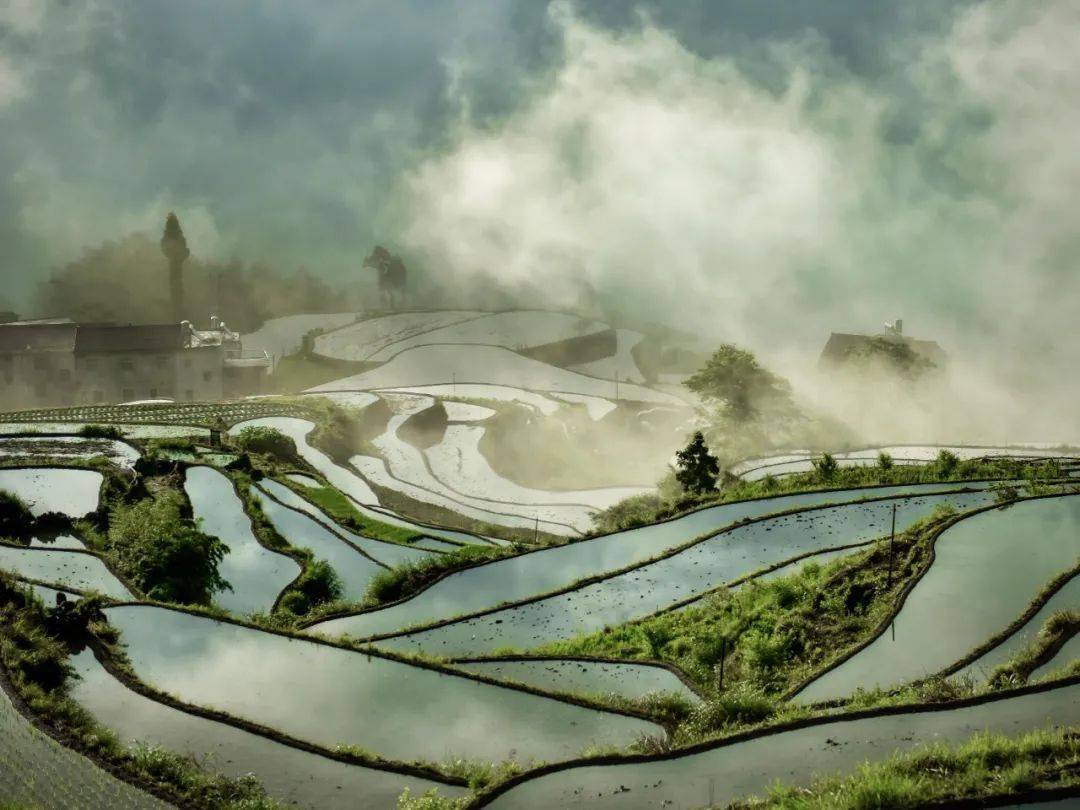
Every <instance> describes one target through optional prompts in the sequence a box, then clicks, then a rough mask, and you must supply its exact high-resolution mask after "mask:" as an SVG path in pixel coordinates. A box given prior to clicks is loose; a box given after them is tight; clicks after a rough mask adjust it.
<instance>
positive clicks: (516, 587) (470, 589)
mask: <svg viewBox="0 0 1080 810" xmlns="http://www.w3.org/2000/svg"><path fill="white" fill-rule="evenodd" d="M972 486H974V487H981V486H984V485H978V484H976V485H972ZM954 489H957V487H956V485H950V484H916V485H912V486H902V487H874V488H864V489H855V490H843V491H835V490H834V491H823V492H811V493H804V494H800V495H785V496H781V497H776V498H762V499H760V500H754V501H740V502H735V503H727V504H722V505H720V506H713V507H708V508H705V509H700V510H697V511H695V512H691V513H689V514H686V515H682V516H680V517H677V518H673V519H671V520H668V521H664V522H662V523H654V524H650V525H648V526H643V527H641V528H637V529H630V530H627V531H623V532H617V533H615V534H610V535H604V536H601V537H596V538H592V539H588V540H583V541H579V542H576V543H571V544H569V545H565V546H559V547H556V548H550V549H544V550H541V551H535V552H532V553H529V554H524V555H521V556H517V557H512V558H509V559H506V560H500V561H498V562H494V563H489V564H487V565H482V566H478V567H475V568H470V569H467V570H464V571H459V572H457V573H454V574H452V575H450V576H448V577H446V578H444V579H441V580H439V581H438V582H436V583H435V584H433V585H432V586H431V587H429V588H427V589H425V590H423V591H421V592H420V593H419V594H417V595H416V596H414V597H412V598H411V599H407V600H405V601H403V602H401V603H399V604H395V605H391V606H388V607H386V608H382V609H381V610H374V611H369V612H366V613H362V614H358V615H355V616H349V617H345V618H341V619H334V620H331V621H327V622H324V623H321V624H319V625H315V627H317V628H318V630H319V631H320V632H323V633H326V634H328V635H334V634H348V635H351V636H354V637H356V638H362V637H366V636H372V635H379V634H384V633H394V632H396V631H400V630H402V629H404V628H406V627H410V626H413V625H419V624H426V623H430V622H435V621H438V620H440V619H444V618H449V617H454V616H463V615H466V614H469V613H473V612H476V611H481V610H484V609H485V608H490V607H494V606H496V605H499V604H502V603H508V602H515V601H519V600H522V599H527V598H529V597H531V596H536V595H539V594H544V593H548V592H550V591H554V590H556V589H558V588H564V587H566V586H568V585H570V584H571V583H573V582H576V581H577V580H580V579H582V578H584V577H589V576H595V575H597V574H602V573H604V572H606V571H615V570H618V569H621V568H624V567H627V566H630V565H635V564H639V563H642V562H645V561H646V560H649V559H651V558H653V557H656V556H657V555H659V554H663V553H665V552H668V551H670V550H672V549H675V548H678V547H679V546H681V545H683V544H686V543H689V542H690V541H692V540H694V538H697V537H700V536H702V535H704V534H706V533H709V532H716V531H719V530H721V529H723V528H724V527H726V526H733V525H734V524H736V523H738V522H739V521H743V520H752V519H755V518H760V517H763V516H765V515H769V514H774V513H778V512H785V511H789V510H794V509H807V508H811V507H815V506H819V505H821V504H827V503H843V502H850V501H857V500H860V499H863V498H888V497H897V496H903V495H907V494H912V495H915V494H927V495H929V494H933V493H938V492H944V491H948V490H954ZM973 497H975V496H973ZM889 508H890V510H891V507H889ZM899 514H900V516H901V518H902V519H903V518H905V517H912V519H914V517H913V516H912V515H909V514H908V513H907V512H905V511H901V512H900V513H899ZM842 544H843V543H842V542H841V541H836V542H831V543H829V544H828V545H842ZM747 573H749V572H747ZM713 584H714V585H719V584H722V583H721V582H719V581H717V582H714V583H713Z"/></svg>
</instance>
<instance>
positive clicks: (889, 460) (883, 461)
mask: <svg viewBox="0 0 1080 810" xmlns="http://www.w3.org/2000/svg"><path fill="white" fill-rule="evenodd" d="M893 463H894V462H893V457H892V456H890V455H889V454H888V453H886V452H885V451H884V450H882V451H881V452H880V453H878V455H877V465H878V469H880V470H886V471H887V470H891V469H892V468H893Z"/></svg>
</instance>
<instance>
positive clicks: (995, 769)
mask: <svg viewBox="0 0 1080 810" xmlns="http://www.w3.org/2000/svg"><path fill="white" fill-rule="evenodd" d="M1068 788H1076V789H1077V791H1078V792H1080V734H1077V732H1076V731H1075V730H1071V729H1054V730H1049V731H1034V732H1030V733H1027V734H1022V735H1019V736H1015V737H1006V736H1001V735H991V734H978V735H976V736H974V737H972V738H971V739H970V740H968V741H967V742H965V743H963V744H961V745H955V746H954V745H944V744H937V745H930V746H927V747H925V748H921V749H919V750H918V751H915V752H912V753H907V754H901V755H895V756H892V757H890V758H889V759H886V760H884V761H882V762H872V763H867V764H864V765H863V766H862V767H860V768H859V769H858V771H857V772H856V773H854V774H852V775H851V776H847V777H833V778H829V779H820V780H816V781H814V782H812V783H811V784H810V785H808V786H805V787H788V786H777V787H774V788H773V789H772V790H770V791H769V794H768V795H767V796H766V797H765V798H762V799H755V800H749V801H744V802H737V803H736V804H734V805H731V810H758V809H759V808H761V809H762V810H764V809H765V808H785V809H786V810H793V809H794V808H798V810H864V808H874V807H895V808H905V807H910V808H914V807H926V806H932V805H936V806H945V805H946V804H948V803H951V802H959V801H973V802H974V801H976V800H978V801H988V800H991V799H994V798H1004V797H1007V796H1018V795H1022V794H1024V793H1029V792H1031V791H1036V790H1044V791H1045V790H1065V789H1068ZM1073 795H1076V794H1073ZM1032 806H1033V807H1035V806H1037V805H1032ZM416 810H419V808H416Z"/></svg>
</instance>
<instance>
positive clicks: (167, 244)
mask: <svg viewBox="0 0 1080 810" xmlns="http://www.w3.org/2000/svg"><path fill="white" fill-rule="evenodd" d="M161 252H162V253H163V254H165V258H166V259H167V260H168V262H169V296H170V298H171V299H172V315H173V322H174V323H180V321H182V320H184V262H185V261H187V258H188V256H190V255H191V251H190V250H188V246H187V239H185V238H184V231H183V229H182V228H181V227H180V220H179V219H177V217H176V214H174V213H173V212H172V211H170V212H169V215H168V216H167V217H165V231H164V233H162V235H161Z"/></svg>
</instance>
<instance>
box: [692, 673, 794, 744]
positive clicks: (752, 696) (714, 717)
mask: <svg viewBox="0 0 1080 810" xmlns="http://www.w3.org/2000/svg"><path fill="white" fill-rule="evenodd" d="M773 710H774V705H773V702H772V700H770V699H769V698H768V697H767V696H766V695H765V694H764V693H763V692H761V691H759V690H757V689H751V688H749V687H746V686H743V685H739V686H736V687H735V688H734V689H731V690H729V691H727V692H722V693H721V694H720V696H719V697H717V698H714V699H713V700H709V701H706V702H705V703H702V704H700V705H698V706H695V707H694V709H693V710H692V711H691V712H690V716H689V717H688V718H687V720H686V723H685V728H684V729H683V732H684V733H686V734H687V735H688V736H690V737H692V738H699V737H704V736H707V735H709V734H711V733H713V732H716V731H721V730H723V729H724V728H725V727H727V726H731V725H736V724H743V723H758V722H760V721H762V720H764V719H766V718H767V717H769V716H770V715H771V714H772V713H773Z"/></svg>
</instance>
